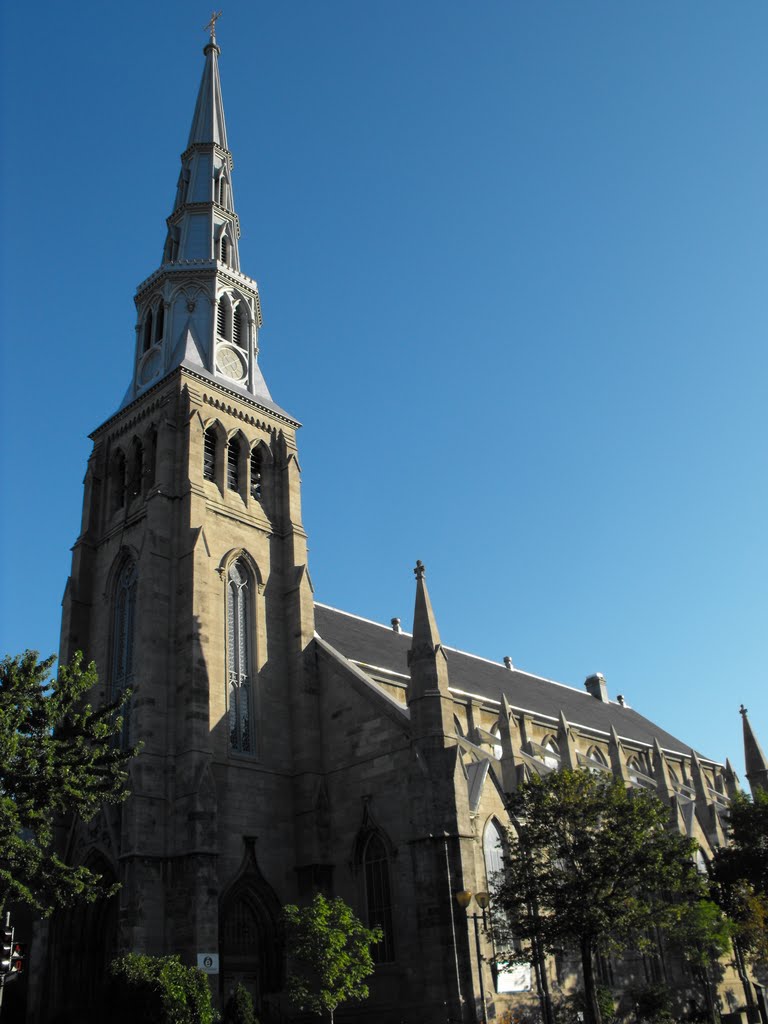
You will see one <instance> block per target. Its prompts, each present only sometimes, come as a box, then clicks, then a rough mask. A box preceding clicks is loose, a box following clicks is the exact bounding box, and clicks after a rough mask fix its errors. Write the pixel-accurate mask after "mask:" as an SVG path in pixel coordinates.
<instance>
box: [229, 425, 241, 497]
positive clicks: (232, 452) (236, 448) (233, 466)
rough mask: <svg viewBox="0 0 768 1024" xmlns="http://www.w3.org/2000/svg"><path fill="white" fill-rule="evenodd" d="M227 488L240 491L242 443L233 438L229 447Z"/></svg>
mask: <svg viewBox="0 0 768 1024" xmlns="http://www.w3.org/2000/svg"><path fill="white" fill-rule="evenodd" d="M227 487H228V488H229V489H230V491H239V490H240V442H239V441H238V439H237V438H236V437H233V438H232V440H231V441H230V442H229V445H228V447H227Z"/></svg>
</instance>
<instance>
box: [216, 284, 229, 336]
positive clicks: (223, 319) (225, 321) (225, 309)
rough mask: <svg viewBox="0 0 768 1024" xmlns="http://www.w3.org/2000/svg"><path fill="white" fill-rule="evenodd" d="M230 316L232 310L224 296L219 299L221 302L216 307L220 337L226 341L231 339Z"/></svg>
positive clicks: (217, 329) (217, 328)
mask: <svg viewBox="0 0 768 1024" xmlns="http://www.w3.org/2000/svg"><path fill="white" fill-rule="evenodd" d="M230 316H231V310H230V308H229V303H228V302H227V300H226V299H225V298H224V296H223V295H222V297H221V298H220V299H219V304H218V306H217V307H216V331H217V333H218V335H219V337H220V338H223V339H224V340H225V341H229V340H230Z"/></svg>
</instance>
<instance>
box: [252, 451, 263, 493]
mask: <svg viewBox="0 0 768 1024" xmlns="http://www.w3.org/2000/svg"><path fill="white" fill-rule="evenodd" d="M263 465H264V456H263V454H262V451H261V445H260V444H257V445H256V447H255V448H254V449H253V451H252V452H251V497H252V498H255V499H256V501H261V473H262V469H263Z"/></svg>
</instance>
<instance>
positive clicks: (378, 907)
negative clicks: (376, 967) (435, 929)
mask: <svg viewBox="0 0 768 1024" xmlns="http://www.w3.org/2000/svg"><path fill="white" fill-rule="evenodd" d="M363 869H364V871H365V897H366V902H367V905H368V927H369V928H381V930H382V932H383V933H384V935H383V937H382V940H381V942H378V943H377V944H376V945H375V946H371V953H372V955H373V959H374V961H375V962H376V963H377V964H381V963H390V962H391V961H392V960H394V959H395V952H394V943H393V936H392V899H391V896H390V888H389V858H388V857H387V849H386V847H385V846H384V843H383V841H382V839H381V836H378V835H376V834H375V833H374V834H373V835H371V837H370V839H369V840H368V842H367V843H366V845H365V849H364V851H363Z"/></svg>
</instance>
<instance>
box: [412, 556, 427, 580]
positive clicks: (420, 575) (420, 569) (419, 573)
mask: <svg viewBox="0 0 768 1024" xmlns="http://www.w3.org/2000/svg"><path fill="white" fill-rule="evenodd" d="M426 571H427V570H426V567H425V566H424V563H423V562H422V561H421V559H420V558H417V559H416V567H415V569H414V570H413V574H414V576H415V577H416V579H417V580H423V579H424V574H425V573H426Z"/></svg>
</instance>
